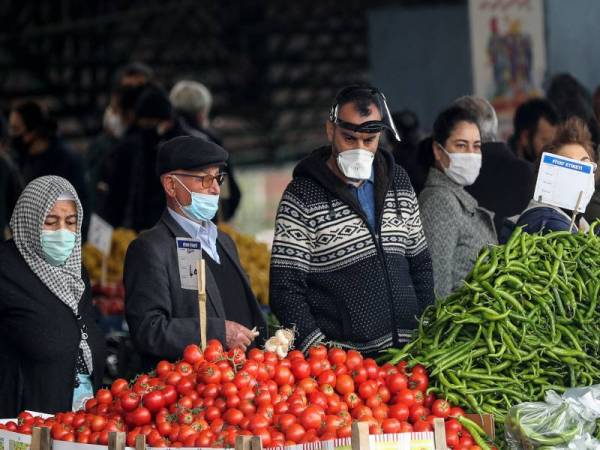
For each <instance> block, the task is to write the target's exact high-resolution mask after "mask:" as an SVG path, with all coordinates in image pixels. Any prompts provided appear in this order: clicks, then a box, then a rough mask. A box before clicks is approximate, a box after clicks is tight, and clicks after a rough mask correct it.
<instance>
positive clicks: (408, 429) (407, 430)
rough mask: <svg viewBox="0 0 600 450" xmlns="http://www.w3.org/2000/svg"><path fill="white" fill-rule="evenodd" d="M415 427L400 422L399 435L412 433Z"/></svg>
mask: <svg viewBox="0 0 600 450" xmlns="http://www.w3.org/2000/svg"><path fill="white" fill-rule="evenodd" d="M412 432H413V426H412V425H411V424H410V423H408V422H400V431H399V433H412Z"/></svg>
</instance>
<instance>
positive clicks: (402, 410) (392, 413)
mask: <svg viewBox="0 0 600 450" xmlns="http://www.w3.org/2000/svg"><path fill="white" fill-rule="evenodd" d="M388 416H389V417H392V418H394V419H398V420H399V421H400V422H404V421H407V420H408V418H409V416H410V408H409V406H408V405H407V404H406V403H403V402H400V403H396V404H395V405H392V406H390V409H389V411H388Z"/></svg>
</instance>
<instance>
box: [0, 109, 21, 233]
mask: <svg viewBox="0 0 600 450" xmlns="http://www.w3.org/2000/svg"><path fill="white" fill-rule="evenodd" d="M22 190H23V185H22V182H21V177H20V176H19V171H18V169H17V166H16V165H15V164H14V162H13V161H12V158H11V155H10V154H9V151H8V125H7V123H6V119H5V118H4V116H3V115H1V114H0V241H3V240H4V239H8V238H9V236H10V232H9V229H8V222H9V221H10V217H11V215H12V211H13V208H14V207H15V204H16V203H17V199H18V198H19V195H21V191H22Z"/></svg>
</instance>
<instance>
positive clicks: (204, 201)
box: [173, 176, 219, 221]
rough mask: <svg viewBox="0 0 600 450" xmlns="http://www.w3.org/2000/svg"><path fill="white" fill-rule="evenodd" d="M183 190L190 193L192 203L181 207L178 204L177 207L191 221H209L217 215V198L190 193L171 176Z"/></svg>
mask: <svg viewBox="0 0 600 450" xmlns="http://www.w3.org/2000/svg"><path fill="white" fill-rule="evenodd" d="M173 178H175V179H176V180H177V181H179V184H181V185H182V186H183V188H184V189H185V190H186V191H188V192H189V193H190V195H191V196H192V203H190V204H189V205H187V206H183V205H182V204H181V203H179V202H178V203H179V206H180V207H181V209H182V210H183V212H184V213H185V215H186V216H188V218H190V219H192V220H196V221H203V220H211V219H212V218H213V217H215V214H217V210H218V209H219V196H218V195H210V194H201V193H200V192H192V191H190V190H189V189H188V188H187V187H186V186H185V184H183V183H182V182H181V180H180V179H179V178H177V177H176V176H173Z"/></svg>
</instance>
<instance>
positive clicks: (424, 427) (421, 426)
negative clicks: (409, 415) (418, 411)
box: [413, 420, 433, 433]
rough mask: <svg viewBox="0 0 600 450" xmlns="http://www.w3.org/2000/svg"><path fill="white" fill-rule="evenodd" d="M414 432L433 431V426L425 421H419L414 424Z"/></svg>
mask: <svg viewBox="0 0 600 450" xmlns="http://www.w3.org/2000/svg"><path fill="white" fill-rule="evenodd" d="M413 428H414V431H415V432H416V433H422V432H424V431H433V427H432V426H431V424H430V423H429V422H427V421H425V420H417V421H416V422H415V423H414V424H413Z"/></svg>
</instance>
